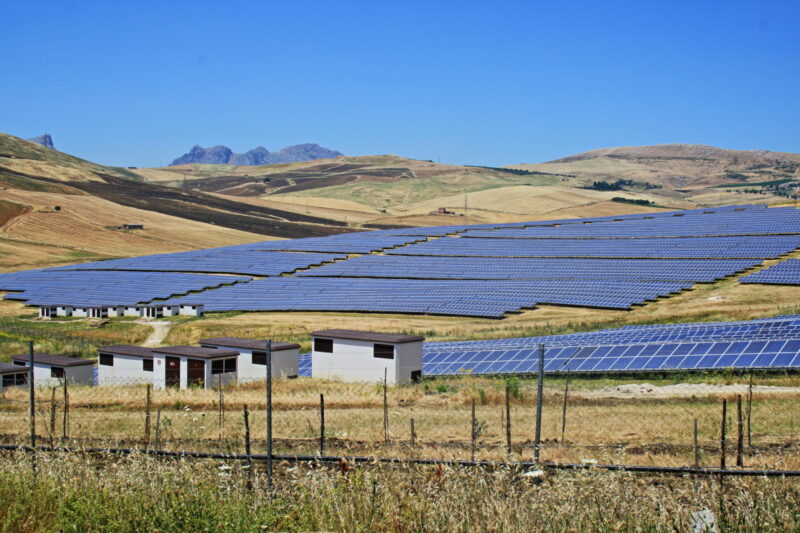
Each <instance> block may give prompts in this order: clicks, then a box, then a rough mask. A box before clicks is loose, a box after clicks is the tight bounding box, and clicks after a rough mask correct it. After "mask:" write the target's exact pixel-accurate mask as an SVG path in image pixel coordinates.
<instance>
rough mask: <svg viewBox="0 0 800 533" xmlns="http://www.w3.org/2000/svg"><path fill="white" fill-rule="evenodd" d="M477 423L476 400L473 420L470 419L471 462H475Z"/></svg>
mask: <svg viewBox="0 0 800 533" xmlns="http://www.w3.org/2000/svg"><path fill="white" fill-rule="evenodd" d="M477 433H478V431H477V422H476V421H475V398H473V399H472V418H471V419H470V442H471V446H470V460H472V461H474V460H475V447H476V445H477V444H476V442H475V441H476V439H477Z"/></svg>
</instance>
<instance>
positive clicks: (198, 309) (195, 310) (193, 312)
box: [179, 304, 204, 316]
mask: <svg viewBox="0 0 800 533" xmlns="http://www.w3.org/2000/svg"><path fill="white" fill-rule="evenodd" d="M203 308H204V306H203V304H195V305H189V304H181V305H180V310H179V313H180V314H181V315H185V316H203Z"/></svg>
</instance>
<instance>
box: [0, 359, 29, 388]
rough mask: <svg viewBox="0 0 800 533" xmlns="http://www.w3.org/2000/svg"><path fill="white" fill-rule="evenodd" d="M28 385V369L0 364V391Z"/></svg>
mask: <svg viewBox="0 0 800 533" xmlns="http://www.w3.org/2000/svg"><path fill="white" fill-rule="evenodd" d="M27 384H28V367H21V366H19V365H7V364H5V363H0V390H3V389H7V388H9V387H20V386H22V385H27Z"/></svg>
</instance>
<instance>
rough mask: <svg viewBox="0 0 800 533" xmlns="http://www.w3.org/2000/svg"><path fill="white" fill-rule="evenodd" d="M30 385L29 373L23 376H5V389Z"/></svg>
mask: <svg viewBox="0 0 800 533" xmlns="http://www.w3.org/2000/svg"><path fill="white" fill-rule="evenodd" d="M26 383H28V373H27V372H25V373H21V374H4V375H3V387H15V386H17V385H25V384H26Z"/></svg>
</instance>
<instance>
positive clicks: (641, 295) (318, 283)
mask: <svg viewBox="0 0 800 533" xmlns="http://www.w3.org/2000/svg"><path fill="white" fill-rule="evenodd" d="M691 286H692V283H691V282H636V281H627V280H626V281H621V282H615V281H609V280H563V281H559V280H543V281H525V280H522V281H520V280H476V281H466V280H429V279H425V280H412V279H385V278H323V277H319V278H316V277H280V278H264V279H260V280H255V281H253V282H251V283H248V284H247V286H244V285H235V286H232V287H223V288H220V289H218V290H215V291H209V292H206V293H201V294H193V295H189V296H187V297H185V298H175V299H172V300H170V302H169V303H175V304H178V303H180V304H192V305H194V304H199V303H202V304H204V305H205V310H206V311H207V312H208V311H362V312H385V313H418V314H435V315H460V316H478V317H501V316H503V314H504V313H506V312H508V311H516V310H519V309H522V308H530V307H534V306H536V305H537V304H542V303H551V304H560V305H574V306H581V307H602V308H612V309H628V308H629V307H631V306H632V305H636V304H642V303H644V302H645V301H648V300H652V299H655V298H657V297H658V295H669V294H673V293H677V292H680V291H681V290H684V289H688V288H690V287H691Z"/></svg>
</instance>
